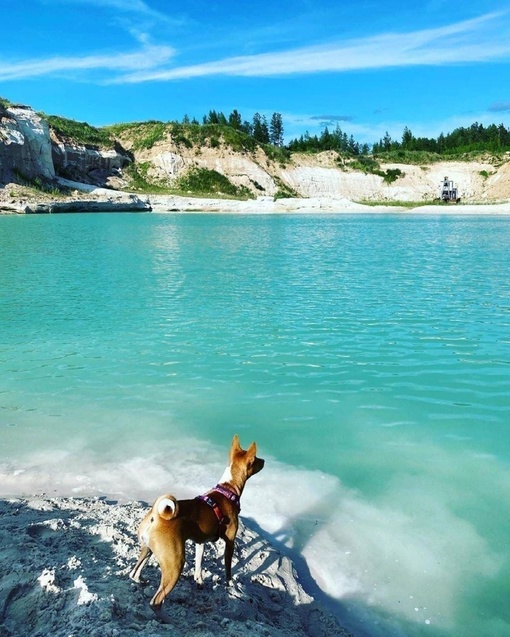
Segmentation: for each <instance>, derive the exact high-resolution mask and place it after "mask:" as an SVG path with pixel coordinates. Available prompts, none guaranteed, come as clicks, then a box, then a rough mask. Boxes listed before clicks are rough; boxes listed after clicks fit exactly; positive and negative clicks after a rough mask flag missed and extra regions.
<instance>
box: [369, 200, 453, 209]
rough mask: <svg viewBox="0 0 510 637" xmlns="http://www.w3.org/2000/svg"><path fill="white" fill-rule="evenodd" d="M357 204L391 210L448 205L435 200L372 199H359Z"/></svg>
mask: <svg viewBox="0 0 510 637" xmlns="http://www.w3.org/2000/svg"><path fill="white" fill-rule="evenodd" d="M357 203H360V204H363V205H365V206H374V207H375V206H391V207H392V208H393V207H395V208H419V207H421V206H438V205H445V206H447V205H448V204H447V203H444V202H439V201H438V200H437V199H434V200H432V199H429V200H424V201H394V200H387V199H382V200H377V201H374V200H372V199H360V200H359V201H357Z"/></svg>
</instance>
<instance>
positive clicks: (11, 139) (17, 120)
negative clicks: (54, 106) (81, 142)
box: [0, 107, 55, 181]
mask: <svg viewBox="0 0 510 637" xmlns="http://www.w3.org/2000/svg"><path fill="white" fill-rule="evenodd" d="M16 174H18V175H19V176H22V177H24V178H26V179H35V178H37V177H43V178H45V179H53V178H54V177H55V168H54V166H53V160H52V157H51V141H50V131H49V127H48V123H47V122H46V121H45V120H43V119H42V118H41V117H40V116H39V115H37V113H35V112H34V111H33V110H32V109H31V108H25V107H12V108H7V109H4V108H1V107H0V180H1V181H8V180H9V179H12V178H13V176H16Z"/></svg>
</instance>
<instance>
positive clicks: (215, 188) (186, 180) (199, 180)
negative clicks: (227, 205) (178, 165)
mask: <svg viewBox="0 0 510 637" xmlns="http://www.w3.org/2000/svg"><path fill="white" fill-rule="evenodd" d="M177 184H178V188H179V190H182V191H184V192H188V191H190V192H192V193H194V194H203V195H205V194H214V195H227V196H230V197H251V193H250V191H249V190H248V188H246V187H244V186H240V187H238V186H235V185H234V184H233V183H232V182H231V181H230V180H229V179H228V178H227V177H225V175H222V174H221V173H219V172H218V171H216V170H208V169H207V168H192V169H191V170H190V171H189V172H188V173H187V174H186V175H184V176H183V177H181V178H180V179H179V180H178V182H177Z"/></svg>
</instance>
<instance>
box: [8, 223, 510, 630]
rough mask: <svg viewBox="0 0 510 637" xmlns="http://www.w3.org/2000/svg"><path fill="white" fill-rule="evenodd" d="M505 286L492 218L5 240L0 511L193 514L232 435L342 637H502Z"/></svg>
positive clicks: (38, 233)
mask: <svg viewBox="0 0 510 637" xmlns="http://www.w3.org/2000/svg"><path fill="white" fill-rule="evenodd" d="M509 272H510V219H507V218H504V217H488V216H484V217H473V216H469V217H468V216H466V217H464V216H448V217H445V216H441V217H435V216H421V215H420V216H418V215H414V216H413V215H411V214H409V215H408V214H395V215H377V214H374V215H346V214H341V215H324V216H322V215H313V216H312V215H300V214H296V215H287V216H285V215H271V216H265V215H264V216H262V215H261V216H259V215H246V216H234V215H206V214H187V215H173V214H166V215H155V214H152V215H151V214H133V215H129V214H125V215H119V214H117V215H107V214H104V215H103V214H96V215H93V214H91V215H52V216H26V217H3V218H0V283H1V300H0V303H1V305H0V322H1V332H0V378H1V379H2V380H1V384H0V419H1V420H0V432H1V433H0V453H1V456H0V492H1V493H3V494H6V495H8V494H22V493H32V492H41V491H45V492H46V493H48V495H52V494H54V493H64V494H78V495H91V494H92V495H94V494H103V493H104V494H109V495H112V496H116V497H119V498H124V499H130V498H135V497H136V498H143V499H146V500H152V499H153V498H154V497H155V496H156V495H159V493H161V492H164V491H169V490H170V491H172V490H173V491H174V492H175V493H177V495H181V494H183V493H185V494H186V493H188V491H189V492H190V493H196V492H198V490H200V489H202V488H207V487H209V486H211V483H212V482H214V481H215V480H216V479H217V478H218V477H219V476H220V475H221V472H222V470H223V468H224V465H225V461H226V449H227V447H228V445H229V443H230V440H231V437H232V435H233V433H236V432H237V433H239V434H240V436H241V441H242V442H243V443H244V444H249V443H250V442H251V441H252V440H256V441H257V442H258V444H259V451H260V454H261V455H262V456H264V457H266V460H267V463H266V467H265V469H264V471H263V472H262V473H261V474H260V475H258V476H256V477H254V478H253V479H252V481H250V483H249V484H248V486H247V489H246V493H245V495H244V496H243V513H244V515H246V516H248V517H253V518H254V519H255V520H256V521H257V523H258V524H259V525H260V526H261V527H262V528H263V529H265V530H266V531H267V532H268V533H270V534H271V535H272V537H273V539H274V540H275V541H282V542H285V543H286V544H287V545H288V546H289V547H291V549H292V550H293V551H294V552H299V553H301V554H302V555H303V556H304V557H305V559H306V560H307V563H308V565H309V568H310V571H311V574H312V576H313V577H314V578H315V579H316V581H317V582H318V584H319V586H320V587H321V588H322V589H323V590H324V591H325V592H326V594H327V595H329V596H330V597H331V598H333V599H336V600H341V604H342V606H341V608H342V609H344V611H345V610H346V609H347V610H348V611H349V612H348V613H346V614H345V616H346V618H349V621H351V622H352V624H353V625H354V626H356V622H358V624H357V625H358V627H359V625H362V626H363V630H365V631H367V634H370V635H412V636H414V635H420V636H421V635H432V636H434V637H436V636H442V635H448V636H449V637H450V636H451V637H453V636H459V635H462V636H463V637H475V635H476V636H477V637H480V636H482V635H486V636H489V635H491V636H492V635H494V636H498V637H505V636H509V635H510V604H508V599H509V598H510V542H509V538H510V276H509ZM346 621H347V619H346ZM359 622H362V624H360V623H359Z"/></svg>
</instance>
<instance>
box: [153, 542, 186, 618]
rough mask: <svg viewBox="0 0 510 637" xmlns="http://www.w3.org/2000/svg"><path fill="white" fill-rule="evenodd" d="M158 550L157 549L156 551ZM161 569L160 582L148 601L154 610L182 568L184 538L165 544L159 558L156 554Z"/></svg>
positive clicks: (168, 591) (173, 583)
mask: <svg viewBox="0 0 510 637" xmlns="http://www.w3.org/2000/svg"><path fill="white" fill-rule="evenodd" d="M158 552H159V551H158ZM156 557H157V558H158V561H159V567H160V569H161V582H160V584H159V588H158V590H157V591H156V594H155V595H154V597H153V598H152V599H151V601H150V605H151V606H152V607H153V608H154V610H159V608H160V607H161V604H162V603H163V601H164V600H165V597H166V596H167V595H168V594H169V593H170V592H171V591H172V590H173V588H174V587H175V585H176V584H177V580H178V579H179V577H180V576H181V573H182V569H183V568H184V559H185V550H184V540H182V541H181V540H180V539H179V540H177V541H175V542H173V543H172V545H171V546H167V548H166V550H165V551H164V553H163V554H162V555H161V559H159V556H158V555H157V554H156Z"/></svg>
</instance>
